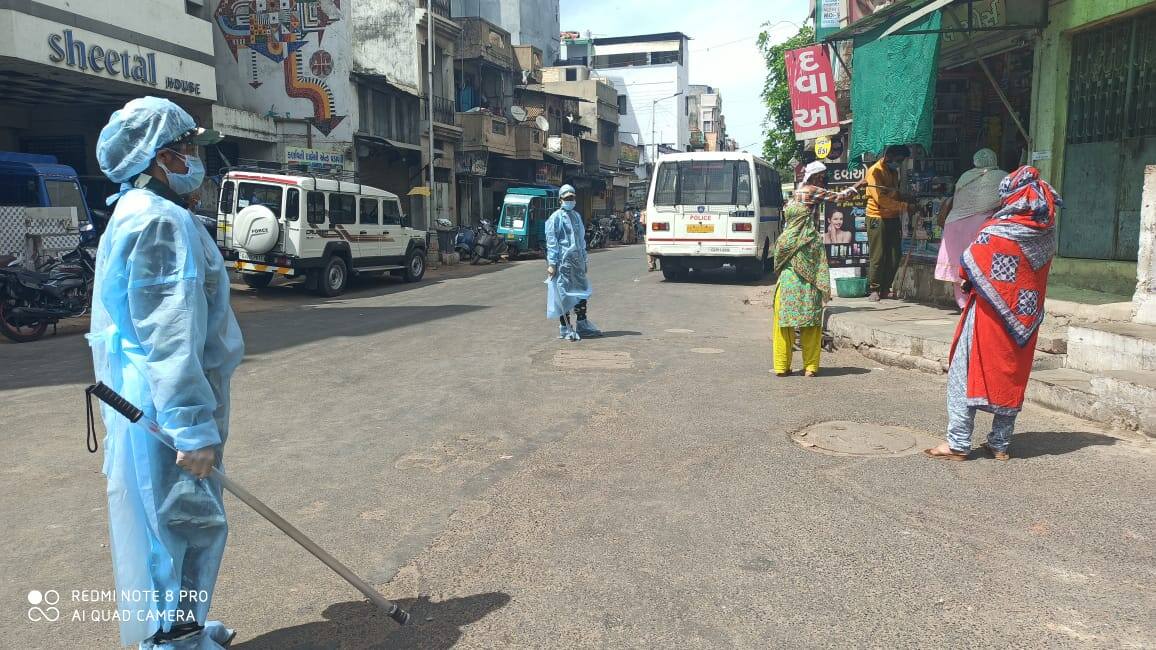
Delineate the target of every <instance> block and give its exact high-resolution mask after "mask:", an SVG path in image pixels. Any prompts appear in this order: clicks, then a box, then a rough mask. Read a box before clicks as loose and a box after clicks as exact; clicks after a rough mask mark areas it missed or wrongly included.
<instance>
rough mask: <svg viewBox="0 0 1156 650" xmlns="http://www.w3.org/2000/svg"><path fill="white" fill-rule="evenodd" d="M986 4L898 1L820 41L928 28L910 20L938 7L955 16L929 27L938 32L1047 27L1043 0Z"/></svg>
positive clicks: (945, 0)
mask: <svg viewBox="0 0 1156 650" xmlns="http://www.w3.org/2000/svg"><path fill="white" fill-rule="evenodd" d="M990 4H991V3H990V2H983V1H982V0H900V1H899V2H896V3H895V4H893V5H891V6H889V7H885V8H883V9H880V10H879V11H876V12H875V13H873V14H871V15H870V16H867V17H866V18H863V19H861V20H859V21H857V22H856V23H855V24H853V25H849V26H847V27H844V28H843V29H841V30H839V31H837V32H834V33H832V34H830V35H828V36H826V37H825V38H823V39H822V42H824V43H834V42H836V41H849V40H858V39H859V38H860V37H863V36H866V35H868V34H871V33H873V32H875V33H876V36H875V37H876V38H882V37H883V36H884V35H888V32H889V31H890V32H891V33H897V34H902V35H915V34H920V33H924V32H926V31H932V30H928V29H925V28H924V27H922V26H917V25H915V24H914V23H916V22H917V21H918V20H919V19H920V18H922V17H924V16H927V15H929V14H931V13H932V12H934V11H938V10H942V11H945V12H947V13H949V14H952V15H953V16H955V17H956V19H955V20H944V21H943V22H942V25H941V26H940V27H936V28H935V29H934V30H933V31H934V32H935V33H938V34H940V35H944V34H960V33H968V34H972V35H975V34H980V33H986V32H1000V31H1013V32H1014V31H1023V30H1042V29H1044V28H1045V27H1047V26H1048V8H1047V4H1048V2H1047V0H1005V2H1001V3H1000V5H999V8H1000V9H1001V10H1002V11H995V10H994V9H993V8H992V7H991V6H990ZM880 28H882V29H880Z"/></svg>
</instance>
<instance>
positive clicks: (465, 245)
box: [453, 226, 478, 260]
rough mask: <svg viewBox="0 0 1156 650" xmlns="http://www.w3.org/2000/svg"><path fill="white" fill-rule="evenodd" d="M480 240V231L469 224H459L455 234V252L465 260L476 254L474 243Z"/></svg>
mask: <svg viewBox="0 0 1156 650" xmlns="http://www.w3.org/2000/svg"><path fill="white" fill-rule="evenodd" d="M477 241H478V233H477V231H476V230H474V229H473V228H470V227H469V226H458V231H457V233H455V234H454V244H453V246H454V252H455V253H457V254H458V256H459V257H461V258H462V259H463V260H465V259H469V258H472V257H473V256H474V245H475V244H476V243H477Z"/></svg>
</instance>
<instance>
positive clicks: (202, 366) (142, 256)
mask: <svg viewBox="0 0 1156 650" xmlns="http://www.w3.org/2000/svg"><path fill="white" fill-rule="evenodd" d="M129 188H130V186H128V185H127V184H126V191H125V192H124V193H123V195H122V197H121V199H120V201H119V202H118V203H117V206H116V209H115V211H114V212H113V215H112V218H111V219H110V220H109V224H108V228H107V230H106V231H105V233H104V236H103V238H102V240H101V243H100V248H99V250H98V253H97V263H96V279H95V285H94V288H93V301H92V329H91V333H90V334H89V343H90V345H91V346H92V359H93V366H94V368H95V373H96V379H97V380H99V381H103V382H104V383H106V384H108V385H109V386H110V387H112V388H113V389H114V390H116V391H117V392H119V393H120V394H121V395H123V396H124V397H125V398H127V399H128V400H129V401H130V402H132V403H133V404H136V405H137V406H139V407H140V408H141V409H142V410H143V411H144V412H145V414H146V415H148V416H149V417H151V418H153V419H155V420H156V422H157V423H159V424H160V426H161V429H162V434H163V435H164V437H165V438H167V439H168V441H169V442H170V443H171V444H172V446H173V447H175V448H176V449H179V450H181V451H193V450H197V449H201V448H203V447H209V446H212V447H214V448H215V450H216V453H217V464H218V467H220V466H221V465H220V462H221V461H220V459H221V452H222V447H223V446H224V443H225V440H226V437H227V435H228V423H229V380H230V378H231V376H232V374H233V371H234V370H235V369H236V367H237V366H238V364H240V362H241V358H242V356H243V354H244V345H243V342H242V340H241V330H240V328H239V327H238V325H237V320H236V318H235V317H234V315H233V310H232V308H231V307H230V305H229V274H228V271H227V270H226V268H225V264H224V260H223V259H222V257H221V253H220V252H219V251H218V250H217V247H216V245H215V243H214V242H213V240H212V238H210V237H209V234H208V233H207V232H206V231H205V229H204V227H203V226H202V225H201V224H200V223H199V222H198V221H197V219H196V218H195V217H194V216H193V214H192V213H191V212H189V211H188V210H186V209H184V208H183V207H181V206H180V205H178V204H177V203H176V202H175V201H180V200H181V199H180V197H178V196H176V195H175V194H174V193H172V192H171V191H170V190H169V189H168V188H167V187H166V186H164V185H162V184H160V183H159V182H157V181H155V180H150V179H149V177H147V176H140V177H138V179H137V180H136V182H135V183H134V184H133V185H132V186H131V189H129ZM101 415H102V417H103V419H104V423H105V429H106V431H107V435H106V437H105V457H104V474H105V476H107V478H108V509H109V537H110V539H111V547H112V557H113V569H114V572H115V576H116V590H117V595H118V600H119V602H118V608H119V609H120V610H122V611H125V612H127V614H128V615H127V616H126V617H125V618H126V619H127V620H123V621H121V625H120V634H121V642H122V643H123V644H125V645H131V644H136V643H140V644H141V647H152V644H151V642H150V640H151V637H152V636H153V635H154V634H155V633H156V632H157V631H158V630H163V631H166V632H167V631H168V630H170V629H171V628H172V626H173V625H175V624H180V623H192V622H194V621H195V622H196V623H199V624H201V625H206V626H207V629H206V631H205V633H203V634H201V635H200V636H199V638H198V639H197V641H196V643H195V644H194V645H187V646H183V647H196V648H198V650H201V649H215V648H218V647H220V646H219V642H220V641H221V640H222V638H223V635H221V634H220V633H219V632H220V629H219V628H221V626H220V624H219V623H215V622H210V621H208V620H207V615H208V610H209V604H210V601H211V597H212V593H213V586H214V583H215V582H216V579H217V570H218V568H219V567H220V564H221V556H222V554H223V553H224V550H225V537H226V535H227V526H226V523H225V511H224V506H223V503H222V499H221V486H220V484H219V483H218V482H217V481H216V480H214V479H212V478H208V479H203V480H197V479H196V478H195V477H193V476H192V475H191V474H189V473H188V472H185V471H184V470H182V469H180V468H179V467H177V466H176V464H175V462H176V453H175V452H174V451H173V450H172V449H169V448H168V447H166V446H165V445H163V444H162V443H161V442H159V441H157V440H156V439H155V438H153V436H151V435H150V434H149V433H148V432H147V431H146V430H145V429H144V427H142V426H140V425H133V424H129V422H128V420H126V419H125V418H124V417H123V416H121V415H119V414H118V413H116V412H115V411H113V410H112V409H111V408H109V407H107V406H104V405H102V407H101ZM162 647H167V645H166V646H162Z"/></svg>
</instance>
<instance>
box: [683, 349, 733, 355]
mask: <svg viewBox="0 0 1156 650" xmlns="http://www.w3.org/2000/svg"><path fill="white" fill-rule="evenodd" d="M690 351H691V352H693V353H695V354H722V353H723V352H725V351H726V350H720V349H718V348H691V349H690Z"/></svg>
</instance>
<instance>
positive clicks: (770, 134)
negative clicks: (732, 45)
mask: <svg viewBox="0 0 1156 650" xmlns="http://www.w3.org/2000/svg"><path fill="white" fill-rule="evenodd" d="M814 42H815V28H814V27H811V26H810V25H805V26H804V27H803V28H802V29H800V30H799V32H798V33H797V34H795V35H794V36H792V37H790V38H788V39H787V40H786V41H784V42H782V43H779V44H774V43H772V42H771V33H770V29H769V26H768V24H764V25H763V32H762V33H761V34H759V51H761V52H762V53H763V58H764V59H766V63H767V79H766V81H764V82H763V103H765V104H766V105H767V117H766V120H765V121H764V123H763V126H764V127H765V129H766V140H765V141H764V142H763V158H765V159H766V161H767V162H769V163H771V165H773V166H774V167H775V169H777V170H779V174H780V175H781V176H782V178H783V180H784V181H788V180H790V179H793V178H794V170H793V169H792V168H791V159H792V158H797V159H800V160H801V159H802V156H803V148H802V144H801V143H799V142H796V141H795V131H794V128H793V126H792V120H791V91H790V88H789V86H788V84H787V61H786V58H785V57H784V55H785V54H786V52H787V50H793V49H795V48H799V47H805V46H807V45H811V44H812V43H814Z"/></svg>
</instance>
